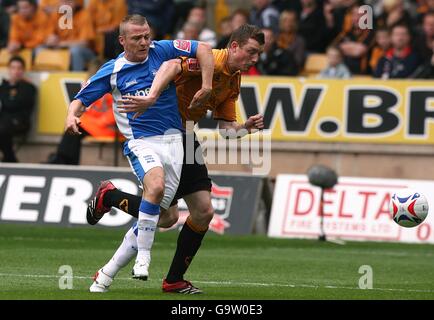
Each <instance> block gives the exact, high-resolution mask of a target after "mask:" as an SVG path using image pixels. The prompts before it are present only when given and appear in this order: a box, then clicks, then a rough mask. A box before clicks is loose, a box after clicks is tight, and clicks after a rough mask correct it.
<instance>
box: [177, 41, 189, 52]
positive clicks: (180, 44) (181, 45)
mask: <svg viewBox="0 0 434 320" xmlns="http://www.w3.org/2000/svg"><path fill="white" fill-rule="evenodd" d="M173 45H174V46H175V48H176V49H178V50H181V51H184V52H187V53H190V52H191V41H189V40H173Z"/></svg>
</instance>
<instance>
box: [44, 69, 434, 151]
mask: <svg viewBox="0 0 434 320" xmlns="http://www.w3.org/2000/svg"><path fill="white" fill-rule="evenodd" d="M86 79H87V75H86V74H85V73H50V74H48V73H47V74H45V75H41V81H40V100H39V119H38V133H39V134H61V133H62V132H63V125H64V119H65V116H66V110H67V107H68V104H69V102H70V101H71V99H72V98H73V97H74V95H75V94H76V93H77V92H78V90H79V89H80V84H81V82H82V81H84V80H86ZM257 113H262V114H263V115H264V124H265V131H268V132H271V133H272V139H273V140H275V141H315V142H318V141H325V142H356V143H394V144H396V143H405V144H433V143H434V125H433V123H434V81H423V80H419V81H411V80H387V81H383V80H374V79H369V78H363V79H351V80H319V79H304V78H289V77H243V81H242V86H241V94H240V98H239V99H238V103H237V114H238V120H239V121H240V122H244V121H245V120H246V119H247V118H248V117H249V116H251V115H254V114H257ZM199 127H200V128H204V127H206V128H216V124H215V123H213V122H207V123H206V124H204V122H200V123H199Z"/></svg>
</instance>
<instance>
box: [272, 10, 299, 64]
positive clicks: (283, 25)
mask: <svg viewBox="0 0 434 320" xmlns="http://www.w3.org/2000/svg"><path fill="white" fill-rule="evenodd" d="M279 30H280V32H279V35H278V37H277V45H278V47H279V48H282V49H286V50H289V51H290V52H292V54H293V55H294V59H295V62H296V63H297V69H298V70H302V69H303V67H304V62H305V60H306V44H305V41H304V39H303V38H302V37H301V36H300V35H298V33H297V30H298V18H297V13H296V12H295V11H288V10H285V11H283V12H282V13H281V14H280V19H279Z"/></svg>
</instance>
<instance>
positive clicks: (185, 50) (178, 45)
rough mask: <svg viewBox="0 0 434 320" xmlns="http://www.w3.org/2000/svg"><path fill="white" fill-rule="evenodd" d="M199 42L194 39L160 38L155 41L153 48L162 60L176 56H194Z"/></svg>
mask: <svg viewBox="0 0 434 320" xmlns="http://www.w3.org/2000/svg"><path fill="white" fill-rule="evenodd" d="M198 45H199V42H198V41H196V40H161V41H158V42H156V45H155V48H156V49H157V51H158V54H159V55H160V56H162V57H164V60H165V61H166V60H170V59H175V58H177V57H180V56H183V57H191V58H195V57H196V52H197V47H198Z"/></svg>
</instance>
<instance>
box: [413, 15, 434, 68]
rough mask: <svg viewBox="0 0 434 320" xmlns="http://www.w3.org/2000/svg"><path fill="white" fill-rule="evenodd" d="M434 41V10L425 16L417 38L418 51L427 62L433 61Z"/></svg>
mask: <svg viewBox="0 0 434 320" xmlns="http://www.w3.org/2000/svg"><path fill="white" fill-rule="evenodd" d="M433 41H434V12H428V13H427V14H425V15H424V17H423V24H422V31H421V32H420V33H419V34H418V37H417V39H416V46H417V52H418V53H419V54H420V57H421V59H422V60H423V61H424V62H425V63H427V62H430V61H431V56H432V44H433Z"/></svg>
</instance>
